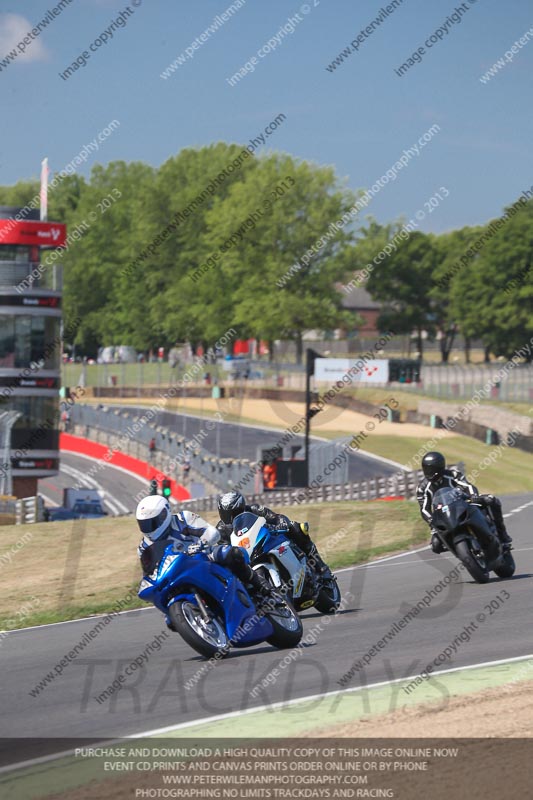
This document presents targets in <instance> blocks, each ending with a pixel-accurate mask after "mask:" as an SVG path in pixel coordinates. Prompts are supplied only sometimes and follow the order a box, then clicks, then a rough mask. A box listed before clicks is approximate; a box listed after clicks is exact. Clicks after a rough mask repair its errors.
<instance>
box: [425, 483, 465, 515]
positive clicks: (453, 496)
mask: <svg viewBox="0 0 533 800" xmlns="http://www.w3.org/2000/svg"><path fill="white" fill-rule="evenodd" d="M464 498H465V495H464V494H463V492H462V491H461V490H460V489H455V488H452V487H451V486H446V487H445V488H443V489H438V490H437V491H436V492H435V494H434V495H433V503H432V506H433V511H437V510H438V509H439V508H442V507H443V506H451V505H453V504H454V503H456V502H457V501H458V500H464Z"/></svg>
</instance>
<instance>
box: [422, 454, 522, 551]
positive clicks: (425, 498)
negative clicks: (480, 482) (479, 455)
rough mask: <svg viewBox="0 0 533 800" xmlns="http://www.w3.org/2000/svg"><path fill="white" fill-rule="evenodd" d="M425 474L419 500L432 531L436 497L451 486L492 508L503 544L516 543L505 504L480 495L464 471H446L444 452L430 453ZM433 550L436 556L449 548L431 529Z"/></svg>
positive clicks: (452, 469)
mask: <svg viewBox="0 0 533 800" xmlns="http://www.w3.org/2000/svg"><path fill="white" fill-rule="evenodd" d="M422 472H423V473H424V480H422V481H421V482H420V483H419V484H418V488H417V490H416V499H417V500H418V503H419V505H420V513H421V514H422V517H423V519H425V521H426V522H427V524H428V525H429V527H430V528H431V517H432V513H431V505H432V501H433V495H434V494H435V492H436V491H437V489H442V488H443V487H446V486H451V487H453V488H457V489H460V490H461V491H462V492H464V493H465V494H466V495H468V496H469V497H472V498H475V500H476V503H479V504H480V505H482V506H483V507H485V508H490V510H491V512H492V515H493V517H494V522H495V523H496V531H497V533H498V536H499V537H500V541H501V543H502V544H505V545H510V544H511V542H512V541H513V540H512V539H511V537H510V536H509V534H508V533H507V529H506V527H505V522H504V521H503V513H502V504H501V503H500V501H499V500H498V498H497V497H495V496H494V495H493V494H481V495H480V494H479V492H478V490H477V489H476V487H475V486H474V485H473V484H472V483H469V481H467V479H466V478H465V476H464V475H463V473H462V472H460V470H458V469H456V468H455V467H452V468H451V469H446V459H445V458H444V456H443V455H442V453H438V452H436V451H434V450H432V451H431V452H430V453H426V455H425V456H424V458H423V459H422ZM431 549H432V550H433V552H434V553H442V552H443V551H444V550H445V549H446V548H445V547H444V545H443V544H442V542H441V540H440V539H439V537H438V536H437V534H436V532H435V531H434V530H433V528H431Z"/></svg>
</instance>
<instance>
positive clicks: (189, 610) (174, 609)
mask: <svg viewBox="0 0 533 800" xmlns="http://www.w3.org/2000/svg"><path fill="white" fill-rule="evenodd" d="M168 616H169V617H170V620H171V622H173V623H174V627H175V629H176V631H177V632H178V633H179V635H180V636H181V637H182V639H184V640H185V641H186V642H187V644H188V645H190V646H191V647H192V648H193V649H194V650H196V652H197V653H200V655H202V656H205V658H212V657H213V656H215V655H217V654H218V658H223V657H224V656H226V655H227V654H228V650H229V641H228V637H227V636H226V631H225V630H224V628H223V626H222V625H221V623H220V622H219V620H218V619H217V618H216V617H213V618H212V619H211V621H210V622H209V623H208V622H206V621H205V620H204V618H203V616H202V612H201V611H200V609H199V608H198V606H197V605H196V603H192V602H191V601H190V600H177V601H176V602H175V603H173V604H172V605H171V606H170V608H169V609H168Z"/></svg>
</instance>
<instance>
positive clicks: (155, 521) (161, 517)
mask: <svg viewBox="0 0 533 800" xmlns="http://www.w3.org/2000/svg"><path fill="white" fill-rule="evenodd" d="M167 514H168V509H166V508H164V509H163V510H162V511H160V512H159V514H158V515H157V517H150V519H138V520H137V522H138V523H139V528H140V529H141V533H144V534H145V535H146V536H150V534H151V533H153V532H154V531H155V530H157V528H159V526H160V525H162V524H163V522H164V521H165V519H166V517H167Z"/></svg>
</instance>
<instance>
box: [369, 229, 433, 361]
mask: <svg viewBox="0 0 533 800" xmlns="http://www.w3.org/2000/svg"><path fill="white" fill-rule="evenodd" d="M436 264H437V249H436V247H435V244H434V241H433V238H432V237H431V236H428V235H427V234H424V233H419V232H415V233H412V234H411V235H410V237H409V238H408V239H405V240H403V241H399V242H398V243H397V249H396V250H395V251H393V253H391V255H390V256H388V257H387V258H386V259H385V260H384V261H383V262H382V263H381V264H380V265H379V266H377V267H376V268H375V269H374V270H373V271H372V273H371V274H370V277H369V279H368V283H367V289H368V291H369V292H370V294H371V296H372V297H373V298H375V299H376V300H379V301H381V302H383V304H384V305H383V309H382V312H381V314H380V315H379V317H378V326H379V329H380V331H394V332H395V333H397V334H400V333H403V334H411V333H412V332H413V331H415V332H416V336H417V348H418V352H419V354H420V358H422V357H423V339H422V332H423V331H424V330H425V331H427V332H428V333H429V334H430V335H434V333H435V330H436V325H435V314H434V311H433V307H432V302H431V287H432V281H433V275H434V271H435V268H436Z"/></svg>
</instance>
